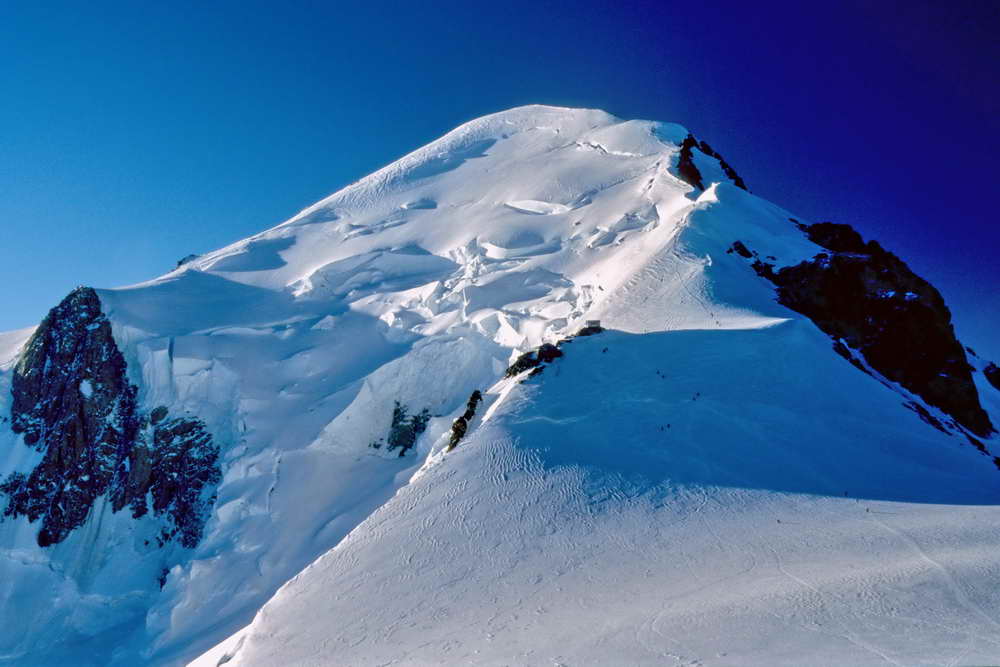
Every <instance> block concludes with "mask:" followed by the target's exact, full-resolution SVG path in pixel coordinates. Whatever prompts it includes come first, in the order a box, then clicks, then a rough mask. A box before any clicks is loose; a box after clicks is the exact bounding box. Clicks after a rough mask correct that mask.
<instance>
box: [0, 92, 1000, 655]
mask: <svg viewBox="0 0 1000 667" xmlns="http://www.w3.org/2000/svg"><path fill="white" fill-rule="evenodd" d="M687 136H688V131H687V130H686V129H685V128H683V127H681V126H679V125H673V124H664V123H656V122H648V121H622V120H620V119H618V118H615V117H613V116H610V115H608V114H606V113H604V112H601V111H596V110H581V109H561V108H553V107H541V106H530V107H521V108H517V109H512V110H509V111H505V112H502V113H498V114H494V115H491V116H486V117H484V118H480V119H478V120H475V121H472V122H470V123H467V124H465V125H463V126H461V127H459V128H457V129H456V130H454V131H452V132H450V133H449V134H447V135H445V136H444V137H442V138H441V139H439V140H437V141H435V142H432V143H431V144H428V145H427V146H425V147H423V148H421V149H419V150H417V151H415V152H413V153H411V154H409V155H407V156H405V157H403V158H401V159H400V160H398V161H396V162H394V163H393V164H391V165H389V166H387V167H385V168H384V169H382V170H380V171H378V172H375V173H374V174H372V175H370V176H368V177H366V178H364V179H362V180H360V181H358V182H356V183H354V184H352V185H350V186H348V187H346V188H344V189H343V190H341V191H339V192H337V193H335V194H333V195H331V196H330V197H328V198H326V199H324V200H323V201H321V202H319V203H317V204H316V205H314V206H311V207H309V208H307V209H306V210H304V211H302V212H301V213H299V214H298V215H296V216H294V217H293V218H291V219H290V220H288V221H287V222H285V223H283V224H281V225H278V226H277V227H275V228H273V229H271V230H269V231H266V232H263V233H261V234H258V235H256V236H254V237H252V238H250V239H246V240H244V241H240V242H238V243H235V244H233V245H230V246H228V247H226V248H223V249H221V250H218V251H215V252H210V253H207V254H204V255H199V256H197V257H193V258H190V259H189V260H188V261H186V262H185V263H183V264H181V265H180V266H178V268H177V269H176V270H174V271H172V272H171V273H168V274H166V275H165V276H162V277H160V278H157V279H155V280H152V281H149V282H146V283H142V284H139V285H134V286H131V287H126V288H118V289H106V290H99V294H100V298H101V301H102V304H103V308H104V312H105V313H106V315H107V316H108V318H109V320H110V321H111V323H112V326H113V330H114V336H115V339H116V341H117V343H118V346H119V348H120V349H121V351H122V353H123V355H124V356H125V359H126V361H127V363H128V371H129V373H130V379H131V380H132V382H134V383H135V384H136V386H138V387H139V388H140V393H139V401H140V403H141V404H142V406H143V408H144V409H146V410H149V409H152V408H153V407H155V406H161V405H162V406H166V407H167V408H168V409H169V410H170V412H171V413H172V414H182V413H185V412H189V413H192V414H195V415H197V417H198V418H199V419H201V420H202V421H204V423H205V424H206V427H207V429H208V430H209V431H211V433H212V434H213V437H214V439H215V442H217V443H219V445H220V446H221V448H222V453H221V458H220V462H221V465H222V471H223V478H222V480H221V482H220V483H219V485H218V488H217V501H216V503H215V507H214V511H213V513H212V516H211V518H210V519H209V521H208V523H207V525H206V526H205V536H204V538H203V539H202V541H201V542H200V543H199V544H198V545H197V547H195V548H194V549H180V548H176V547H171V548H169V549H167V550H166V551H164V550H163V549H156V548H149V547H147V546H146V545H144V544H143V541H144V540H145V539H148V535H146V533H148V532H149V531H150V530H152V529H153V527H152V524H146V523H144V519H140V520H132V519H130V518H129V517H128V516H127V515H120V514H119V515H111V514H110V512H107V511H100V510H99V508H95V510H94V511H93V512H92V515H91V516H90V518H88V521H87V523H86V524H84V526H82V527H81V528H80V529H79V530H77V531H75V532H74V533H73V534H72V535H70V536H69V538H67V539H66V540H65V541H64V542H62V543H60V544H59V545H56V546H55V547H51V548H48V549H44V550H42V549H39V548H38V547H36V546H35V545H34V541H33V532H32V528H31V526H30V525H29V524H28V523H27V522H26V521H25V520H23V519H21V520H18V521H7V522H5V523H3V524H0V601H2V604H3V618H4V619H5V621H6V622H5V624H4V627H3V629H2V630H0V662H3V661H7V662H10V663H17V664H53V663H55V662H59V661H62V662H69V663H72V664H112V665H126V664H136V663H147V664H166V665H175V664H183V663H185V662H187V661H189V660H192V659H196V658H197V659H196V660H195V662H194V663H193V664H198V665H217V664H220V662H223V661H226V662H225V664H229V665H274V664H289V665H306V664H384V663H388V662H392V661H395V662H396V663H397V664H440V663H462V662H465V663H471V664H550V665H551V664H566V665H581V664H592V665H607V664H671V663H672V662H677V663H678V664H694V663H695V662H696V661H697V662H699V663H700V664H872V663H877V662H894V663H897V664H919V663H928V664H938V663H947V662H954V663H989V662H996V661H997V660H998V659H1000V639H998V637H1000V625H998V624H997V621H995V620H994V619H996V618H1000V594H998V593H997V591H996V587H995V586H994V585H993V583H992V582H995V581H996V579H997V576H998V575H1000V551H998V550H997V549H996V544H997V542H998V539H1000V509H998V507H1000V505H998V503H1000V491H998V482H1000V473H998V471H997V470H996V468H995V467H994V466H993V464H992V462H991V461H990V460H989V459H988V458H987V457H985V456H983V455H982V454H981V453H980V452H979V451H977V450H976V449H975V448H973V447H972V446H971V445H970V444H969V443H968V442H965V441H964V440H961V439H959V438H956V437H953V436H950V435H947V434H945V433H942V432H939V431H937V430H935V429H933V428H930V427H929V426H928V425H927V424H925V423H924V422H923V421H921V420H920V418H919V417H918V415H917V414H915V413H914V412H913V411H911V410H909V409H907V408H906V407H905V406H904V403H905V402H907V401H910V400H913V399H912V397H910V396H908V395H905V392H903V391H902V390H901V389H900V388H898V387H893V386H890V385H891V383H882V382H879V381H876V380H875V379H873V378H872V377H869V376H868V375H866V374H864V373H861V372H859V371H858V370H857V369H855V368H854V367H853V366H851V365H850V364H848V363H846V362H845V361H844V360H843V359H842V358H841V357H839V356H837V355H836V354H835V353H834V352H833V350H832V349H831V344H830V340H829V339H828V338H827V337H826V336H824V335H823V334H822V333H821V332H820V331H819V330H817V329H816V328H815V326H813V325H812V323H811V322H809V321H808V320H807V319H804V318H803V317H801V316H800V315H798V314H796V313H794V312H792V311H790V310H788V309H786V308H784V307H783V306H781V305H779V304H778V303H777V302H776V301H775V296H774V290H773V287H772V286H771V285H770V284H769V283H767V282H766V281H764V280H761V279H760V278H758V277H757V276H756V275H755V274H754V272H753V270H752V269H751V268H750V267H749V266H748V265H747V263H746V261H745V260H744V259H743V258H741V257H739V256H737V255H734V254H729V253H727V252H726V251H727V250H728V249H729V248H731V246H732V244H733V242H734V241H736V240H741V241H742V242H745V243H746V244H747V246H749V247H751V248H753V249H754V250H756V251H759V252H760V253H761V254H766V255H768V256H770V257H773V260H771V261H774V262H775V264H776V265H777V266H787V265H790V264H794V263H797V262H800V261H803V260H805V259H807V258H811V257H812V256H814V255H815V254H816V253H817V252H819V250H820V249H819V248H818V246H816V245H814V244H813V243H811V242H810V241H808V240H807V239H806V238H805V237H804V236H803V234H802V233H801V232H800V231H799V230H798V229H797V228H796V227H795V225H794V224H793V223H791V222H790V221H789V218H790V217H791V216H790V214H789V213H788V212H787V211H784V210H782V209H781V208H779V207H777V206H774V205H772V204H770V203H768V202H766V201H763V200H761V199H759V198H758V197H756V196H754V195H752V194H750V193H748V192H746V191H745V190H743V189H740V188H739V187H737V186H736V185H734V184H733V183H732V182H731V181H730V180H729V178H728V177H727V175H726V172H725V170H724V169H723V168H722V167H721V166H720V165H719V164H718V163H717V162H716V161H715V159H714V158H711V157H708V156H705V155H704V154H697V153H696V154H695V160H696V163H697V166H698V169H699V173H700V174H701V176H702V179H703V181H704V182H703V185H704V186H705V189H700V188H697V187H694V186H692V185H690V184H689V183H687V182H685V181H684V180H682V179H681V178H679V177H678V175H677V171H676V167H677V161H678V158H679V155H678V153H679V151H680V146H681V144H682V142H683V141H684V139H685V138H686V137H687ZM592 319H597V320H601V324H602V326H603V327H605V328H606V329H607V330H608V331H606V332H604V333H600V334H597V335H594V336H588V337H585V338H584V337H580V338H575V339H573V340H572V341H571V342H568V343H564V344H563V345H562V350H563V352H564V355H563V357H560V358H558V359H554V360H553V361H551V362H550V363H549V364H547V367H546V369H545V371H544V372H543V373H541V374H540V375H536V376H533V377H530V378H527V377H526V374H522V375H518V376H516V377H513V378H504V377H503V376H504V372H505V370H506V368H507V367H508V365H509V364H510V362H511V361H512V360H513V359H515V358H516V357H517V356H518V355H520V354H522V353H524V352H526V351H528V350H529V349H533V348H536V347H538V346H540V345H542V344H543V343H555V342H557V341H558V340H559V339H561V338H565V337H566V336H567V335H569V334H572V333H574V332H576V331H578V330H579V329H581V328H582V327H583V326H584V324H585V322H586V320H592ZM28 334H30V331H27V332H15V333H13V334H4V335H0V370H3V373H2V374H0V389H3V390H4V392H3V396H2V397H0V408H3V409H4V410H5V411H6V410H7V407H8V406H7V405H6V404H4V401H6V400H7V398H6V396H7V395H8V394H9V392H8V391H7V389H8V388H9V383H10V372H9V369H10V367H11V365H12V364H13V363H14V362H13V360H14V359H15V358H16V355H17V349H19V347H20V345H21V344H22V343H23V341H24V340H25V339H26V337H27V335H28ZM4 359H9V361H6V362H5V361H4ZM3 364H5V365H3ZM977 382H978V380H977ZM981 387H985V388H987V389H988V388H989V386H988V385H987V384H986V383H985V381H984V382H983V383H982V385H981ZM476 390H480V391H482V396H483V401H482V403H481V404H479V406H478V408H477V409H476V410H475V414H474V415H473V416H472V417H471V419H470V420H469V422H468V425H467V429H466V431H465V435H464V438H462V439H461V442H460V443H459V444H458V445H457V447H455V449H454V450H453V451H450V452H446V449H447V448H448V445H449V442H450V439H451V434H452V430H451V429H452V423H453V421H454V419H455V418H457V417H459V416H462V415H463V414H464V413H465V411H466V410H467V402H468V400H469V397H470V395H471V394H472V392H474V391H476ZM81 391H82V387H81ZM980 393H982V394H983V398H984V406H985V407H986V409H987V410H988V411H990V413H991V415H993V417H994V420H996V419H997V417H998V416H1000V412H998V409H1000V393H998V392H995V391H994V394H997V396H990V397H987V396H986V389H982V388H981V389H980ZM397 403H398V404H399V406H402V407H403V408H405V410H406V411H407V414H409V415H420V414H423V411H424V410H426V411H427V414H428V415H429V420H428V421H427V422H426V424H425V425H424V426H425V429H424V430H423V431H422V432H420V433H416V434H415V441H414V444H413V446H412V448H403V449H404V451H403V454H404V455H403V456H399V449H400V448H395V449H394V450H393V451H391V452H389V451H387V448H385V447H380V448H375V447H372V446H371V444H372V443H377V442H379V441H380V440H387V439H388V438H389V437H390V436H391V435H392V433H393V430H394V429H393V421H394V418H393V416H394V412H395V409H396V405H397ZM397 414H398V413H397ZM396 421H397V422H399V419H397V420H396ZM397 425H398V424H397ZM987 444H988V445H991V446H992V447H993V448H994V449H1000V447H998V446H997V443H995V438H993V439H990V440H988V441H987ZM33 456H34V457H35V458H32V457H33ZM34 462H37V453H33V451H32V450H31V448H29V447H25V446H24V445H23V444H22V443H21V442H20V441H19V440H18V438H16V437H15V436H14V435H13V434H12V433H11V432H10V431H9V429H8V428H7V427H6V425H4V426H3V427H2V428H0V474H3V475H4V476H6V475H7V474H9V473H10V472H12V471H15V470H25V469H29V468H30V466H31V465H32V464H33V463H34ZM144 531H145V533H144ZM164 570H165V572H164ZM161 584H162V587H161ZM161 588H162V589H161ZM39 591H46V594H45V595H40V594H39ZM206 651H207V652H206ZM201 654H204V655H202V656H201V657H200V658H198V656H199V655H201Z"/></svg>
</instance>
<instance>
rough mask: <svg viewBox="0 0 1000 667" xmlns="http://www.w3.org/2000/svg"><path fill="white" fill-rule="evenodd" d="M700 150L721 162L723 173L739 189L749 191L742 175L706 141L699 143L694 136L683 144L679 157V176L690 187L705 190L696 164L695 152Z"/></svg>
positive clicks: (686, 138)
mask: <svg viewBox="0 0 1000 667" xmlns="http://www.w3.org/2000/svg"><path fill="white" fill-rule="evenodd" d="M696 149H697V150H699V151H701V152H702V153H704V154H705V155H707V156H708V157H710V158H714V159H715V160H717V161H718V162H719V167H721V168H722V172H723V173H724V174H725V175H726V177H727V178H729V180H731V181H732V182H733V185H735V186H736V187H738V188H742V189H743V190H746V189H747V185H746V183H745V182H744V181H743V179H742V178H740V175H739V174H737V173H736V170H735V169H733V168H732V166H730V164H729V163H728V162H726V161H725V160H724V159H723V158H722V156H721V155H719V154H718V153H717V152H715V150H713V149H712V147H711V146H709V145H708V144H707V143H705V142H704V141H701V142H699V141H698V140H697V139H695V138H694V135H693V134H689V135H687V137H685V138H684V141H683V142H681V150H680V152H679V153H678V156H677V175H678V176H679V177H680V178H681V180H683V181H684V182H685V183H687V184H688V185H692V186H694V187H696V188H698V189H699V190H704V189H705V184H704V182H703V181H702V175H701V170H700V169H698V166H697V165H696V164H695V163H694V151H695V150H696Z"/></svg>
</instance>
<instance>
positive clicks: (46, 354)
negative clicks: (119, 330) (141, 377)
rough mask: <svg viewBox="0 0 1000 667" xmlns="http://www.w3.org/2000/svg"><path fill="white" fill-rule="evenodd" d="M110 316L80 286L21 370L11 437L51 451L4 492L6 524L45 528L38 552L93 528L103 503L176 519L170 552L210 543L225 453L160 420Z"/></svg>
mask: <svg viewBox="0 0 1000 667" xmlns="http://www.w3.org/2000/svg"><path fill="white" fill-rule="evenodd" d="M125 369H126V364H125V359H124V357H123V356H122V354H121V352H120V351H119V350H118V347H117V345H116V344H115V341H114V339H113V337H112V335H111V325H110V323H109V322H108V319H107V318H106V317H105V316H104V314H103V313H102V312H101V303H100V299H99V298H98V296H97V293H96V292H95V291H94V290H93V289H90V288H87V287H80V288H77V289H76V290H74V291H73V292H72V293H70V294H69V296H67V297H66V298H65V299H64V300H63V301H62V303H60V304H59V305H58V306H56V307H55V308H53V309H52V310H51V311H50V312H49V314H48V315H47V316H46V318H45V319H44V320H43V321H42V323H41V325H40V326H39V327H38V330H37V331H36V332H35V333H34V335H33V336H32V337H31V338H30V339H29V341H28V342H27V344H26V345H25V349H24V352H23V353H22V355H21V358H20V360H19V362H18V364H17V366H16V368H15V369H14V374H13V379H12V385H11V393H12V403H11V428H12V430H13V431H14V432H15V433H21V434H23V436H24V443H25V444H26V445H28V446H30V447H33V448H35V449H36V450H38V451H39V452H43V453H44V456H43V457H42V460H41V461H40V462H39V463H38V464H37V465H36V466H35V468H34V469H33V470H32V471H31V472H30V473H27V474H25V473H12V474H11V475H9V476H8V477H7V479H6V480H5V481H4V482H3V483H2V484H0V493H3V494H4V495H6V496H7V499H8V500H7V505H6V507H5V508H4V511H3V513H4V515H5V516H9V517H18V516H26V517H27V518H28V520H29V521H31V522H34V521H36V520H41V529H40V530H39V533H38V538H37V539H38V544H39V545H40V546H43V547H44V546H48V545H51V544H56V543H58V542H61V541H62V540H64V539H66V537H67V536H68V535H69V534H70V532H72V531H73V529H75V528H77V527H79V526H80V525H82V524H83V522H84V521H85V520H86V519H87V516H88V514H89V513H90V510H91V508H92V507H93V506H94V504H95V502H96V501H97V500H98V498H100V497H101V496H104V495H105V494H106V495H107V497H108V499H109V500H110V501H111V506H112V509H113V511H115V512H117V511H120V510H121V509H122V508H124V507H125V506H126V505H128V506H129V507H130V509H131V512H132V516H133V517H135V518H138V517H141V516H143V515H145V514H146V513H147V512H148V511H149V507H148V499H147V497H148V498H149V499H151V500H152V509H153V514H154V515H155V516H163V517H164V519H165V520H166V521H165V523H166V526H165V527H164V529H163V531H162V533H161V535H160V543H161V544H163V543H165V542H166V541H168V540H170V539H173V538H175V537H176V538H178V539H179V541H180V543H181V544H182V545H183V546H185V547H193V546H195V545H196V544H197V543H198V540H199V539H200V537H201V531H202V528H203V525H204V521H205V518H206V516H207V512H208V509H209V508H210V507H211V504H212V502H213V501H214V496H213V495H212V493H213V489H214V486H215V485H216V484H217V483H218V481H219V478H220V473H219V467H218V457H219V448H218V446H217V445H216V444H215V443H214V442H213V441H212V437H211V435H210V434H209V433H208V431H207V430H206V428H205V425H204V423H202V422H201V421H200V420H198V419H195V418H192V417H174V418H168V411H167V409H166V408H165V407H160V408H157V409H156V410H154V411H153V412H152V415H150V416H147V415H145V414H144V413H142V412H141V411H140V410H139V408H138V404H137V398H136V397H137V394H138V390H137V388H136V387H135V386H134V385H132V384H131V383H130V382H129V381H128V378H127V376H126V374H125Z"/></svg>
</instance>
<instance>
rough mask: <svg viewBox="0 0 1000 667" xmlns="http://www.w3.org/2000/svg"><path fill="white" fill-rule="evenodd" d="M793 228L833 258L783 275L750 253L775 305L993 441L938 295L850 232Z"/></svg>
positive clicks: (820, 226) (823, 226) (838, 227)
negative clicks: (805, 320)
mask: <svg viewBox="0 0 1000 667" xmlns="http://www.w3.org/2000/svg"><path fill="white" fill-rule="evenodd" d="M793 222H795V221H793ZM796 224H797V225H798V227H799V228H800V229H801V230H802V231H803V232H804V233H805V234H806V235H807V236H808V237H809V240H811V241H812V242H813V243H816V244H817V245H819V246H822V247H823V248H825V249H826V250H828V251H829V252H822V253H819V254H817V255H816V256H815V257H813V258H812V259H810V260H806V261H804V262H801V263H799V264H797V265H794V266H786V267H783V268H781V269H778V270H775V268H774V265H773V264H770V263H767V262H764V261H762V260H761V259H759V258H758V257H757V255H756V253H752V257H753V258H754V262H753V268H754V270H755V271H756V272H757V274H758V275H760V276H762V277H764V278H767V279H768V280H770V281H771V282H772V283H774V284H775V285H776V286H777V293H778V301H779V302H780V303H782V304H783V305H785V306H787V307H789V308H791V309H792V310H795V311H797V312H799V313H802V314H803V315H806V316H807V317H808V318H809V319H811V320H812V321H813V322H814V323H815V324H816V326H818V327H819V328H820V329H821V330H822V331H823V332H825V333H826V334H828V335H829V336H830V337H831V338H833V339H834V341H835V349H837V350H838V353H840V354H841V355H842V356H845V352H846V349H844V347H845V346H846V347H848V348H851V349H854V350H857V351H858V352H860V353H861V355H862V356H863V357H864V360H865V362H867V364H868V365H869V366H870V367H871V368H873V369H874V370H876V371H878V372H879V373H881V374H882V375H883V376H884V377H886V378H887V379H889V380H891V381H893V382H897V383H899V384H900V385H902V386H903V387H905V388H906V389H907V390H909V391H911V392H913V393H914V394H916V395H918V396H920V397H921V398H922V399H923V400H925V401H926V402H927V403H928V404H930V405H933V406H935V407H937V408H940V409H941V410H942V411H943V412H945V413H946V414H948V415H950V416H951V417H952V418H954V419H955V421H956V422H958V423H959V424H961V425H962V426H964V427H965V428H966V429H968V430H969V431H971V432H972V433H975V434H976V435H980V436H988V435H989V434H991V433H992V432H993V431H994V429H993V424H992V423H991V422H990V418H989V416H988V415H987V414H986V411H985V410H984V409H983V407H982V405H981V404H980V401H979V393H978V392H977V390H976V385H975V383H974V382H973V379H972V367H971V366H970V365H969V364H968V361H967V359H966V356H965V349H964V348H963V347H962V344H961V343H960V342H959V341H958V339H957V338H956V337H955V330H954V328H953V326H952V323H951V311H949V310H948V307H947V306H946V305H945V303H944V299H943V298H942V297H941V294H940V293H939V292H938V291H937V289H935V288H934V286H933V285H931V284H930V283H928V282H927V281H926V280H924V279H923V278H921V277H920V276H918V275H916V274H915V273H913V271H911V270H910V268H909V267H908V266H907V265H906V264H905V263H904V262H903V261H902V260H901V259H899V258H898V257H896V255H894V254H892V253H891V252H889V251H887V250H885V249H883V248H882V246H880V245H879V244H878V243H877V242H876V241H868V242H867V243H865V242H864V240H863V239H862V238H861V235H860V234H858V233H857V232H856V231H855V230H854V229H852V228H851V227H850V226H849V225H843V224H835V223H832V222H820V223H816V224H813V225H803V224H800V223H796ZM740 245H741V246H742V244H740ZM734 247H735V246H734ZM738 253H739V254H740V255H742V256H744V257H745V256H746V254H745V253H744V252H739V251H738ZM838 344H839V345H838ZM849 360H850V359H849Z"/></svg>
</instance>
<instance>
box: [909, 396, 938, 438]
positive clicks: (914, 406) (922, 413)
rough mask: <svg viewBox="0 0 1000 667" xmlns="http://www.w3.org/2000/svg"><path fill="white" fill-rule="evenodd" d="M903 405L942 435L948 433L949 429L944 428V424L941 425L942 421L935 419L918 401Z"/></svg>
mask: <svg viewBox="0 0 1000 667" xmlns="http://www.w3.org/2000/svg"><path fill="white" fill-rule="evenodd" d="M903 405H905V406H906V407H907V408H909V409H910V410H913V411H914V412H916V413H917V416H918V417H920V419H921V421H923V422H924V423H925V424H927V425H928V426H933V427H934V428H936V429H937V430H939V431H941V432H942V433H947V432H948V429H946V428H945V427H944V424H942V423H941V420H939V419H937V418H935V417H934V415H932V414H931V413H930V411H929V410H928V409H927V408H925V407H924V406H922V405H920V404H919V403H917V402H916V401H909V402H907V403H904V404H903Z"/></svg>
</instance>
